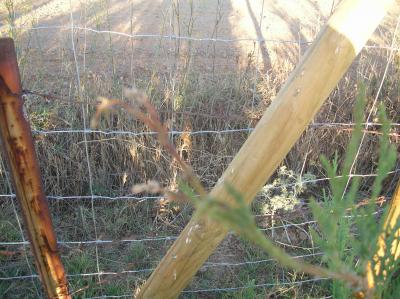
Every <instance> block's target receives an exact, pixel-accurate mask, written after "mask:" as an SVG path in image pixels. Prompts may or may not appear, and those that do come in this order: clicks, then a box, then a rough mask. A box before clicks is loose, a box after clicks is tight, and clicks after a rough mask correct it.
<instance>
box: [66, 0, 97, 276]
mask: <svg viewBox="0 0 400 299" xmlns="http://www.w3.org/2000/svg"><path fill="white" fill-rule="evenodd" d="M70 24H71V47H72V51H73V55H74V62H75V69H76V81H77V87H78V95H79V97H80V98H81V100H83V97H84V95H83V89H82V88H81V79H80V73H79V63H78V56H77V51H76V47H75V41H74V16H73V10H72V0H70ZM85 102H86V99H85V100H84V101H83V102H82V105H81V108H82V120H83V127H84V130H87V119H86V114H88V112H89V106H88V105H87V104H86V109H85ZM83 140H84V146H85V156H86V165H87V171H88V178H89V190H90V196H91V201H90V205H91V213H92V219H93V230H94V237H95V239H96V240H98V234H97V225H96V213H95V210H94V192H93V176H92V170H91V165H90V155H89V146H88V140H87V135H86V134H83ZM95 255H96V267H97V272H98V273H100V263H99V249H98V246H97V245H96V246H95ZM98 281H99V282H101V276H100V275H99V276H98Z"/></svg>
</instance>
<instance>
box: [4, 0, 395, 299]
mask: <svg viewBox="0 0 400 299" xmlns="http://www.w3.org/2000/svg"><path fill="white" fill-rule="evenodd" d="M177 1H178V4H179V0H177ZM132 3H133V2H131V6H130V9H131V14H132V11H133V6H132V5H133V4H132ZM174 3H175V2H174V0H170V3H169V8H168V9H167V12H168V16H167V18H168V20H167V23H168V25H169V28H168V31H169V32H168V34H167V35H164V34H142V35H138V34H134V32H133V24H132V18H131V21H130V34H126V33H123V32H116V31H112V28H111V25H110V26H109V28H108V30H100V29H98V28H97V29H94V28H90V26H88V24H87V18H86V17H87V16H86V6H87V2H86V1H85V4H84V5H85V7H84V25H83V27H82V26H76V25H75V22H74V16H73V7H72V0H70V3H69V4H70V26H68V27H67V29H68V30H70V37H71V40H70V42H71V48H72V52H73V62H74V64H75V73H76V74H75V76H76V84H77V88H78V96H79V99H80V100H82V101H83V103H82V104H81V110H82V121H83V129H82V130H81V129H78V130H76V129H74V130H73V129H68V130H62V129H61V130H58V131H59V132H58V133H65V134H74V133H80V134H82V136H83V144H84V155H85V164H86V167H87V173H88V181H89V192H90V195H89V196H81V195H76V196H50V198H49V199H52V200H75V199H78V200H83V199H87V200H89V201H90V207H91V216H92V219H93V231H94V239H90V238H88V239H85V240H84V239H81V240H59V244H60V245H62V246H66V247H67V246H72V245H74V246H75V245H76V246H82V245H85V246H89V245H90V246H94V248H95V258H96V272H95V273H78V274H76V275H75V274H73V275H70V276H72V277H90V276H96V277H97V279H98V281H99V282H101V281H102V277H103V276H105V275H114V276H115V275H120V274H121V273H125V274H136V273H146V272H149V271H151V270H152V269H150V268H149V269H144V268H143V269H140V268H136V269H135V270H132V271H125V270H121V271H120V272H112V271H108V272H107V271H106V270H104V271H102V270H101V269H100V262H99V259H100V257H99V250H100V249H99V246H104V245H106V244H109V246H118V245H117V244H121V243H135V244H136V243H145V242H170V241H173V240H174V239H175V238H176V236H175V235H169V236H158V237H154V236H147V235H146V236H144V237H137V238H131V239H129V238H127V239H122V240H113V239H106V240H102V238H101V236H99V234H98V228H97V226H98V225H97V221H96V213H95V200H102V201H103V200H104V201H105V200H109V201H112V202H115V201H116V200H135V201H137V202H140V203H144V202H146V201H147V199H149V200H158V199H160V198H162V197H156V196H155V197H148V198H144V197H143V198H139V197H134V196H120V197H107V196H101V195H96V194H95V192H94V185H93V184H94V182H93V171H92V165H91V160H90V151H89V141H88V135H90V134H92V133H100V134H102V133H105V134H113V133H115V134H116V135H117V136H116V137H115V138H117V137H118V136H121V135H122V134H125V133H126V134H132V135H133V136H136V135H134V134H135V132H122V131H110V132H107V131H101V130H99V131H94V130H93V131H92V130H90V129H89V128H88V117H89V106H88V105H89V104H88V103H87V101H86V100H87V99H86V98H85V97H86V96H85V94H84V91H83V89H84V88H83V87H82V86H81V76H80V74H81V72H80V68H79V57H78V54H79V51H78V49H77V46H76V44H75V41H74V37H75V35H77V34H79V33H80V32H81V31H83V34H84V49H83V66H82V67H83V72H84V73H85V72H86V69H87V63H89V62H87V59H88V58H87V57H86V49H87V33H89V32H91V33H95V34H104V33H105V34H108V35H110V36H111V35H114V34H115V35H117V36H125V37H128V38H129V41H130V42H131V51H132V56H131V66H130V72H131V77H132V78H133V74H132V72H133V62H132V60H133V41H134V39H135V38H153V37H154V38H157V39H159V40H160V47H159V51H160V52H161V51H162V45H161V44H162V42H163V41H166V42H168V43H169V45H168V46H167V47H164V49H166V51H167V58H168V61H169V62H168V64H169V72H168V73H169V78H170V79H171V86H169V88H170V91H171V93H170V100H171V104H170V109H171V112H170V113H171V114H170V117H171V127H170V131H171V133H170V136H171V138H172V141H173V142H175V141H174V137H175V136H178V134H180V133H182V132H179V131H176V128H175V127H174V122H175V117H176V115H175V96H176V94H175V93H176V92H180V90H179V89H176V88H177V87H176V86H175V83H176V82H175V79H176V78H175V75H174V71H175V70H176V69H177V64H178V63H179V53H180V48H179V47H180V44H177V43H175V44H174V42H176V41H179V42H180V41H198V42H204V41H207V42H208V43H211V44H212V45H213V50H214V60H213V73H214V72H215V70H214V67H215V66H214V64H215V59H216V57H215V56H216V55H215V53H216V45H217V43H220V42H223V43H227V42H233V41H235V42H236V41H249V40H253V41H254V43H256V46H257V51H256V56H255V61H256V65H255V69H254V79H253V84H252V85H253V90H252V95H251V96H252V100H251V105H252V106H251V107H252V109H254V107H255V104H256V97H257V84H258V80H259V77H258V76H259V73H260V72H261V71H260V69H259V64H260V63H259V62H260V52H261V43H266V42H267V41H268V39H266V38H264V37H262V36H261V37H260V36H257V37H256V38H255V39H249V38H238V39H229V38H223V37H220V36H219V32H218V28H216V29H215V30H216V32H215V35H214V33H213V35H212V36H210V37H206V38H196V37H192V36H183V35H181V31H180V27H179V26H180V25H181V24H180V22H179V21H178V22H177V25H176V23H175V19H174V16H175V4H174ZM218 5H221V1H218ZM264 6H265V0H262V9H261V12H260V18H259V20H258V26H259V27H260V29H261V27H262V24H263V15H264V9H265V8H264ZM178 9H179V8H178ZM217 9H219V8H217ZM178 13H179V11H178ZM107 15H108V14H107ZM216 18H217V19H220V16H219V12H217V16H216ZM219 21H220V20H219ZM175 26H178V27H179V28H178V30H177V32H176V30H175ZM398 26H399V20H398V22H397V25H396V28H395V31H394V34H393V39H392V43H391V45H390V47H388V49H390V54H389V57H388V59H387V63H386V66H385V70H384V73H383V76H382V78H381V80H380V85H379V89H378V91H377V94H376V96H375V97H374V101H373V104H372V107H371V109H370V111H369V114H368V118H367V120H366V123H365V128H364V129H365V130H364V133H363V139H362V141H363V140H364V137H365V136H366V134H367V131H368V129H369V128H370V127H371V126H372V125H374V124H375V123H373V122H371V117H372V115H373V112H374V109H375V107H376V104H377V102H378V100H379V97H380V94H381V90H382V86H383V84H384V81H385V79H386V78H387V73H388V68H389V65H390V63H391V62H392V60H393V55H394V52H395V51H398V50H399V49H398V48H397V46H396V37H397V30H398ZM36 27H37V28H36ZM36 27H35V28H31V29H29V30H34V31H35V32H37V31H38V30H40V29H42V30H47V29H49V28H50V27H51V26H36ZM53 27H56V26H53ZM53 29H54V28H53ZM57 29H60V30H63V29H66V28H65V26H58V27H57ZM271 42H282V44H284V43H287V42H289V41H273V40H271ZM290 42H291V43H293V44H295V45H298V47H299V51H301V46H302V45H304V44H308V42H304V41H301V40H300V39H299V40H297V41H290ZM261 54H262V53H261ZM160 56H161V55H160ZM114 68H115V66H113V69H114ZM314 125H316V124H314ZM328 125H330V126H335V125H337V124H334V123H328ZM342 125H343V124H342ZM345 125H349V126H350V125H354V124H351V123H345ZM394 125H396V126H398V124H394ZM243 130H247V131H246V132H249V131H251V130H252V128H251V127H250V123H249V125H248V128H247V129H246V128H243ZM56 131H57V129H56V130H53V131H51V130H49V131H47V132H45V131H42V132H40V131H37V132H36V133H37V134H39V135H41V134H43V135H46V134H53V133H55V132H56ZM225 131H226V132H229V133H238V132H241V129H237V130H236V129H233V130H220V131H218V130H215V131H214V130H199V131H194V132H192V133H194V134H193V135H200V136H207V134H210V133H212V134H214V133H215V134H222V133H225ZM142 133H143V134H144V133H146V134H147V133H149V134H151V133H154V132H138V134H139V136H141V134H142ZM310 142H311V140H310ZM309 146H310V143H309ZM361 146H362V143H361V144H360V146H359V148H358V152H357V155H356V157H355V159H354V162H353V165H352V169H351V173H350V176H349V181H350V179H351V178H352V177H354V176H364V175H359V174H357V173H356V172H354V173H353V171H354V167H355V165H356V160H357V159H358V156H359V154H360V152H361ZM308 148H309V147H308ZM307 154H308V152H306V153H305V157H304V162H303V164H302V169H301V174H302V173H303V171H304V165H305V163H306V162H305V161H306V159H307ZM2 163H3V162H2ZM398 171H399V170H398V169H396V170H395V172H394V173H396V174H397V173H398ZM5 175H6V179H7V184H8V188H9V189H10V194H4V196H10V199H11V205H12V209H13V213H14V215H15V217H16V221H17V224H18V228H19V231H20V233H21V239H22V242H0V245H5V246H6V245H15V244H17V245H21V246H22V247H23V251H24V257H25V260H26V263H27V266H28V268H29V270H30V273H31V275H27V276H25V277H28V278H30V279H31V280H32V283H33V284H34V287H35V290H36V294H37V296H38V297H39V290H38V289H37V287H36V284H35V281H34V280H35V279H37V275H35V274H34V272H33V270H32V268H31V266H30V263H29V259H28V252H29V249H28V248H25V247H27V244H28V242H27V240H26V239H25V237H24V235H23V231H22V227H21V223H20V220H19V217H18V213H17V209H16V206H15V203H14V196H13V194H12V192H11V190H12V189H11V185H10V182H9V179H8V177H7V172H5ZM371 175H373V174H371ZM365 176H366V175H365ZM326 180H329V179H328V178H317V179H316V180H315V182H323V181H326ZM306 183H307V182H306ZM257 216H262V217H265V216H266V215H257ZM132 221H133V220H132ZM281 221H282V220H281ZM278 224H279V223H278ZM281 224H282V225H276V226H274V227H272V228H268V229H266V230H268V231H272V232H273V231H274V230H277V229H283V230H284V231H285V234H286V236H287V240H288V241H287V242H288V244H284V243H283V242H282V244H284V245H285V246H289V245H293V244H292V242H291V241H290V237H289V233H288V231H287V230H288V229H289V228H296V229H302V230H303V231H307V227H308V226H309V225H314V224H315V223H314V222H312V223H311V222H310V221H304V222H302V223H287V222H285V223H284V222H283V221H282V223H281ZM311 242H312V240H311ZM14 243H15V244H14ZM157 246H158V245H157ZM67 248H68V247H67ZM111 248H112V247H111ZM317 249H318V248H317V247H314V245H313V246H312V248H311V249H308V250H311V253H310V255H309V256H319V255H320V252H318V250H317ZM309 256H306V255H301V257H309ZM267 261H269V260H262V259H259V260H255V261H245V262H226V263H214V264H212V263H211V262H210V263H208V264H206V265H205V268H214V267H239V266H246V265H251V264H256V263H263V262H267ZM21 277H22V276H21ZM21 277H18V276H15V277H11V278H10V279H19V278H21ZM2 279H3V277H1V278H0V280H2ZM318 281H320V280H317V279H316V280H310V281H307V283H316V282H318ZM279 283H283V284H290V282H289V281H287V273H286V272H285V271H283V270H282V278H281V280H280V281H279ZM295 283H296V282H294V283H293V285H294V284H295ZM298 283H301V281H298ZM266 285H267V284H264V285H262V284H260V285H259V287H265V286H266ZM270 285H271V284H268V286H270ZM276 285H278V284H276ZM243 288H246V286H237V287H236V286H235V287H232V288H212V287H210V288H209V289H198V290H195V289H193V290H187V291H186V293H201V292H205V293H207V292H215V293H221V292H225V291H232V290H240V289H243ZM127 296H130V295H115V296H108V295H104V296H101V297H93V298H123V297H127ZM326 298H329V297H326Z"/></svg>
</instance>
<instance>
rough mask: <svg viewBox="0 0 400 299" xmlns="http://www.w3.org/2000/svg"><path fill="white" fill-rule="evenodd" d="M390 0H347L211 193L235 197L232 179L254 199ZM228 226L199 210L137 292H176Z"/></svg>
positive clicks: (140, 295) (168, 294) (246, 196)
mask: <svg viewBox="0 0 400 299" xmlns="http://www.w3.org/2000/svg"><path fill="white" fill-rule="evenodd" d="M392 2H394V1H392V0H379V1H377V0H376V1H365V0H343V1H342V2H341V4H340V5H339V7H338V8H337V10H336V11H335V13H334V14H333V15H332V17H331V18H330V19H329V21H328V23H327V24H326V25H325V26H324V27H323V28H322V30H321V32H320V34H319V35H318V37H317V38H316V39H315V41H314V43H313V44H312V46H311V47H310V48H309V49H308V50H307V52H306V53H305V54H304V56H303V58H302V60H301V62H300V63H299V65H298V66H297V67H296V69H295V70H294V71H293V73H292V74H291V76H290V77H289V78H288V80H287V82H286V84H285V85H284V86H283V87H282V89H281V91H280V92H279V94H278V95H277V97H276V99H275V100H274V101H273V102H272V104H271V106H270V107H269V108H268V110H267V111H266V112H265V114H264V116H263V117H262V119H261V120H260V122H259V123H258V124H257V126H256V128H255V130H254V131H253V133H252V134H251V135H250V137H249V138H248V140H247V141H246V142H245V144H244V145H243V147H242V148H241V149H240V151H239V153H238V154H237V155H236V157H235V158H234V160H233V161H232V163H231V164H230V166H229V167H228V168H227V169H226V171H225V172H224V174H223V175H222V177H221V178H220V180H219V181H218V183H217V185H216V186H215V187H214V189H213V190H212V191H211V193H210V196H211V197H212V198H218V199H219V200H224V201H226V202H232V201H233V199H232V198H231V195H229V194H228V193H227V192H226V190H225V188H224V184H223V182H229V184H231V185H232V186H234V187H235V189H236V190H237V191H239V192H240V193H241V194H242V195H243V196H244V199H245V200H246V201H247V202H248V203H250V202H251V201H252V200H253V198H254V196H255V195H256V194H257V192H258V191H259V190H260V189H261V187H262V186H263V185H264V184H265V182H266V180H267V179H268V178H269V177H270V176H271V174H272V173H273V172H274V171H275V169H276V168H277V166H278V165H279V163H280V162H281V161H282V160H283V159H284V157H285V156H286V154H287V153H288V152H289V150H290V149H291V147H292V146H293V145H294V144H295V142H296V141H297V139H298V138H299V137H300V135H301V134H302V132H303V131H304V129H305V128H306V127H307V125H308V124H309V122H310V121H311V120H312V119H313V117H314V115H315V114H316V112H317V111H318V110H319V108H320V107H321V105H322V103H323V102H324V101H325V99H326V98H327V97H328V96H329V93H330V92H331V91H332V90H333V89H334V88H335V86H336V85H337V84H338V82H339V80H340V79H341V78H342V76H343V75H344V73H345V72H346V70H347V69H348V68H349V66H350V65H351V63H352V61H353V60H354V58H355V57H356V56H357V54H358V53H359V52H360V50H361V49H362V48H363V46H364V45H365V43H366V41H367V40H368V38H369V37H370V36H371V34H372V33H373V32H374V30H375V29H376V27H377V26H378V25H379V23H380V21H381V20H382V18H383V17H384V15H385V14H386V11H387V9H388V8H389V6H390V5H391V3H392ZM226 234H227V231H226V230H225V229H224V228H223V227H222V226H221V225H220V224H219V223H217V222H212V221H210V220H209V219H207V218H204V217H203V218H201V217H199V216H198V215H197V214H195V215H194V216H193V218H192V220H191V221H190V222H189V223H188V225H187V226H186V227H185V229H184V230H183V231H182V233H181V234H180V236H179V238H178V239H177V240H176V241H175V242H174V244H173V245H172V247H171V248H170V249H169V250H168V252H167V254H166V255H165V257H164V258H163V259H162V261H161V262H160V263H159V265H158V266H157V268H156V269H155V271H154V272H153V273H152V275H151V276H150V278H149V279H148V280H147V282H146V283H145V284H144V285H143V286H142V288H141V289H140V290H139V291H138V295H137V298H164V299H165V298H175V297H177V296H178V295H179V293H180V292H181V291H182V290H183V289H184V288H185V287H186V286H187V284H188V283H189V282H190V281H191V280H192V278H193V276H194V275H195V274H196V272H197V270H198V269H199V268H200V267H201V265H202V264H203V263H204V262H205V261H206V260H207V258H208V257H209V256H210V255H211V253H212V252H213V251H214V250H215V248H216V247H217V246H218V244H219V243H220V242H221V241H222V240H223V239H224V237H225V236H226Z"/></svg>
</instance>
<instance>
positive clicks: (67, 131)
mask: <svg viewBox="0 0 400 299" xmlns="http://www.w3.org/2000/svg"><path fill="white" fill-rule="evenodd" d="M355 125H356V124H355V123H311V124H310V125H309V127H310V128H324V127H328V128H330V127H333V128H336V127H354V126H355ZM361 125H363V126H368V127H371V126H381V125H382V124H381V123H374V122H369V123H362V124H361ZM390 126H392V127H399V126H400V123H390ZM254 129H255V128H239V129H225V130H199V131H168V133H169V134H170V135H174V136H178V135H182V134H189V135H203V134H229V133H239V132H252V131H254ZM32 133H33V134H37V135H51V134H73V133H76V134H103V135H129V136H146V135H157V134H158V133H157V132H153V131H150V132H131V131H117V130H116V131H111V130H110V131H107V130H93V129H86V130H85V129H56V130H32Z"/></svg>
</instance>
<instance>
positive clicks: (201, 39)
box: [11, 26, 400, 51]
mask: <svg viewBox="0 0 400 299" xmlns="http://www.w3.org/2000/svg"><path fill="white" fill-rule="evenodd" d="M11 28H12V29H19V30H21V29H23V30H30V31H36V30H68V31H69V30H74V31H85V32H91V33H96V34H112V35H116V36H121V37H127V38H131V39H147V38H149V39H168V40H185V41H195V42H219V43H236V42H239V43H240V42H253V43H254V42H255V43H277V44H294V45H310V44H312V43H313V41H301V40H282V39H267V38H221V37H219V38H212V37H193V36H183V35H174V34H149V33H143V34H129V33H126V32H121V31H113V30H98V29H94V28H90V27H82V26H33V27H31V26H29V27H28V26H11ZM364 48H365V49H378V50H391V51H400V48H393V47H391V46H378V45H366V46H364Z"/></svg>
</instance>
